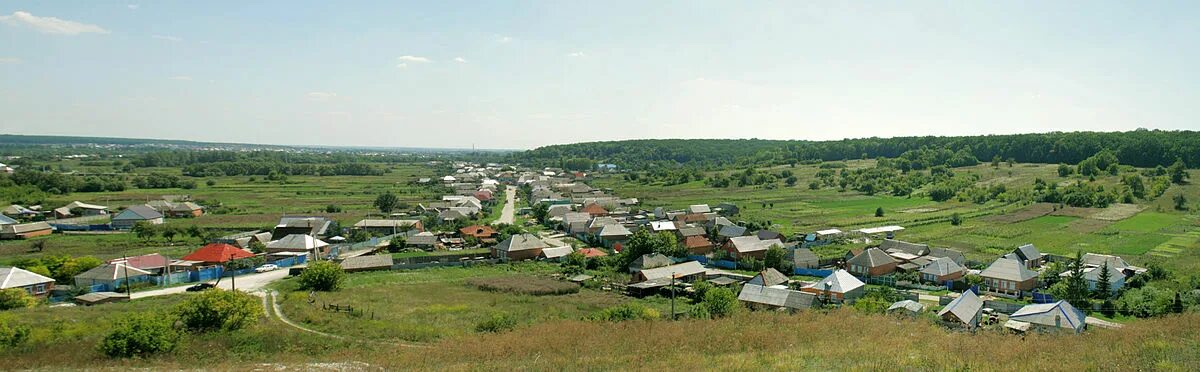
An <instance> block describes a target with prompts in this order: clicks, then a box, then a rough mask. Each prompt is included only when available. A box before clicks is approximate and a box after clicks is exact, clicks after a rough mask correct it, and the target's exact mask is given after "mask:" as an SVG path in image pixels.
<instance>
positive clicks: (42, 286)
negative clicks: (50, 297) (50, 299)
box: [33, 284, 46, 294]
mask: <svg viewBox="0 0 1200 372" xmlns="http://www.w3.org/2000/svg"><path fill="white" fill-rule="evenodd" d="M33 293H34V294H42V293H46V285H45V284H38V285H37V286H36V287H33Z"/></svg>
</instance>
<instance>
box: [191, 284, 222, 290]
mask: <svg viewBox="0 0 1200 372" xmlns="http://www.w3.org/2000/svg"><path fill="white" fill-rule="evenodd" d="M213 287H216V286H215V285H213V284H212V283H200V284H196V285H193V286H191V287H188V289H187V291H188V292H200V291H203V290H206V289H210V288H213Z"/></svg>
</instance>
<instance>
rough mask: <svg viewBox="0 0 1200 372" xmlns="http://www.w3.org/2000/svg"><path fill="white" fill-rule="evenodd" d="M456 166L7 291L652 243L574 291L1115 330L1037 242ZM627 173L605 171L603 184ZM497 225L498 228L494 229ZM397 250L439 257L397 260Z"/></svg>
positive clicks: (54, 215) (119, 221) (16, 280)
mask: <svg viewBox="0 0 1200 372" xmlns="http://www.w3.org/2000/svg"><path fill="white" fill-rule="evenodd" d="M450 168H452V169H453V173H450V174H445V175H443V176H441V177H436V178H421V179H418V180H416V181H415V182H416V184H419V185H427V186H430V187H437V188H439V189H443V190H448V191H449V192H447V193H446V194H445V195H443V196H441V198H440V199H437V200H428V201H425V202H422V203H420V204H418V205H416V206H415V207H413V208H411V209H410V210H402V211H395V212H394V213H386V214H382V215H379V216H373V217H368V218H364V219H362V220H360V221H357V222H355V223H354V224H353V225H350V226H340V225H338V224H337V223H336V222H335V221H333V220H332V219H331V218H329V217H327V216H320V215H295V216H293V215H288V216H281V217H280V218H279V221H278V223H277V224H276V225H275V226H274V228H273V229H269V230H257V231H244V232H241V233H237V234H232V235H227V236H222V237H218V238H214V239H211V240H210V241H209V242H208V243H207V244H204V245H203V246H200V247H198V248H196V249H195V250H194V251H192V252H191V253H189V254H187V255H185V256H183V257H178V258H168V257H166V256H163V255H161V254H147V255H139V256H135V257H124V258H120V259H113V260H109V261H107V262H105V263H104V264H103V265H100V266H97V267H95V268H92V269H90V270H88V271H86V272H83V273H80V274H78V275H76V276H75V277H74V282H73V283H55V281H54V279H51V278H49V277H47V276H45V275H41V274H38V273H34V272H30V271H27V270H24V269H20V268H15V267H8V268H0V276H2V277H3V278H4V280H3V282H2V283H3V288H23V289H25V290H27V291H28V292H29V293H30V294H32V295H35V296H39V297H43V298H48V299H51V300H52V301H54V302H59V303H74V304H79V305H96V304H102V303H105V302H113V301H127V300H129V299H130V294H129V293H128V292H130V291H129V288H131V287H134V288H159V287H161V288H168V287H173V288H179V289H180V290H179V291H182V290H188V291H191V290H204V289H206V288H208V287H212V286H213V284H212V282H213V281H216V282H220V281H222V280H242V279H240V278H236V277H237V276H239V275H266V274H267V273H268V272H273V271H276V270H287V271H289V272H291V273H292V274H294V273H296V272H298V271H299V270H302V269H303V268H304V267H305V265H306V264H307V263H308V262H311V261H313V260H334V261H337V262H339V263H340V264H341V266H342V267H343V268H344V269H345V270H346V271H350V272H354V271H368V270H407V269H416V268H424V267H436V266H470V265H479V264H502V263H507V262H516V261H525V260H541V261H548V262H566V261H568V260H571V259H576V260H578V259H583V260H600V259H603V258H604V257H606V256H612V255H617V254H622V252H624V251H625V250H626V249H629V245H630V243H631V240H632V239H635V236H637V235H638V234H645V233H650V234H667V235H670V236H672V237H673V238H674V241H675V242H676V244H678V247H676V248H677V252H679V253H678V254H673V255H667V254H663V253H661V252H654V253H647V254H644V255H641V256H639V257H636V258H634V259H633V260H632V262H631V263H630V264H629V265H628V267H627V268H623V269H622V270H624V269H627V270H628V272H627V273H623V274H622V276H621V277H622V278H623V279H621V280H612V279H611V277H604V278H602V277H598V276H593V275H587V274H583V273H578V274H574V275H564V276H563V278H562V279H563V280H569V281H573V282H578V283H586V282H589V281H592V282H601V283H598V284H597V286H598V287H600V288H604V289H607V290H612V291H621V292H623V293H625V294H627V295H629V296H651V295H663V296H671V295H674V294H675V293H676V292H677V291H684V292H687V291H690V290H691V289H692V286H693V285H694V284H696V283H698V282H701V281H706V282H709V283H710V284H712V285H715V286H722V287H730V288H734V289H735V290H736V291H737V293H738V300H740V301H741V302H742V303H744V304H745V305H746V306H747V307H749V308H752V309H758V310H774V311H805V310H808V309H815V308H827V307H837V306H845V305H852V304H854V303H855V302H856V301H859V300H860V299H862V298H864V297H865V296H868V293H869V291H870V288H873V287H887V288H892V289H894V290H895V291H894V293H896V294H898V296H900V297H901V298H903V299H901V300H898V301H895V302H893V303H891V304H890V305H889V306H888V308H887V311H888V312H892V313H902V314H911V315H921V314H927V315H928V316H936V317H937V319H939V320H940V321H941V322H942V323H943V324H945V325H946V326H948V327H952V328H961V329H967V330H974V329H979V328H986V327H992V328H1004V329H1008V330H1011V331H1013V332H1028V331H1031V330H1037V331H1041V332H1047V331H1069V332H1081V331H1083V330H1084V329H1085V328H1086V327H1087V326H1089V325H1092V326H1100V327H1116V326H1117V325H1115V324H1112V323H1108V322H1104V321H1099V320H1095V319H1092V318H1089V317H1087V316H1086V315H1085V313H1084V311H1082V310H1081V309H1077V308H1075V307H1074V306H1072V304H1071V303H1070V302H1068V301H1065V300H1063V299H1055V298H1053V297H1052V296H1049V295H1047V294H1046V293H1045V290H1046V288H1047V287H1048V286H1049V284H1051V283H1049V282H1048V281H1047V280H1046V278H1045V276H1044V275H1042V271H1044V270H1045V267H1046V265H1048V264H1050V263H1052V262H1057V263H1067V262H1070V261H1072V260H1075V258H1072V257H1060V256H1051V255H1046V254H1043V253H1041V252H1040V251H1039V250H1038V248H1037V247H1035V246H1033V245H1032V244H1027V245H1022V246H1019V247H1013V249H1012V251H1011V252H1010V253H1007V254H1004V255H1002V256H998V257H995V258H994V259H993V260H991V261H990V262H972V261H968V260H967V258H966V256H965V255H964V254H963V253H962V252H959V251H956V250H954V249H949V248H941V247H932V246H929V245H927V244H921V243H919V242H906V241H903V240H902V235H903V232H904V227H903V226H874V227H867V228H858V229H848V231H843V230H841V229H840V227H837V226H830V227H828V228H826V229H822V230H819V231H812V232H809V233H804V234H799V235H795V236H785V235H784V234H781V233H779V232H776V231H770V230H753V229H751V228H749V227H747V224H742V223H739V220H738V216H739V207H738V206H737V205H735V204H732V203H727V202H721V201H713V202H712V203H711V204H696V205H689V206H687V207H686V208H678V209H669V208H663V207H654V208H643V207H642V205H641V203H640V202H639V200H638V199H637V198H635V197H627V196H617V195H613V194H612V193H611V192H610V191H608V190H602V189H597V188H594V187H592V186H589V185H588V181H589V179H590V177H591V174H588V173H586V172H579V171H566V170H563V169H556V168H545V169H518V168H515V167H511V166H505V165H501V164H472V163H466V162H456V163H453V164H451V167H450ZM615 169H616V167H615V166H613V165H609V164H602V165H600V166H599V167H598V170H597V172H605V171H613V170H615ZM493 209H498V210H499V215H495V214H496V211H494V210H493ZM2 212H3V216H0V239H28V238H34V237H38V236H43V235H49V234H52V233H72V232H89V233H129V232H130V231H135V230H137V229H138V228H139V227H141V226H146V225H159V224H163V223H164V220H165V219H168V218H189V217H197V216H201V215H203V214H204V213H205V208H204V207H202V206H201V205H199V204H196V203H194V202H192V201H191V200H190V199H189V197H188V196H186V195H174V196H172V195H167V196H163V197H162V198H161V199H158V200H151V201H148V202H146V203H145V204H143V205H133V206H127V207H124V208H121V209H119V210H116V209H113V208H110V207H109V206H103V205H93V204H88V203H82V202H78V201H76V202H72V203H69V204H67V205H63V206H49V207H47V206H20V205H11V206H7V207H5V208H4V209H3V211H2ZM488 214H491V215H488ZM484 215H488V216H487V217H488V218H487V220H488V221H487V222H483V220H481V219H480V218H481V216H484ZM847 242H852V243H856V244H858V246H864V245H865V248H862V249H857V248H856V249H848V250H846V252H845V254H844V255H842V256H840V257H824V258H822V257H819V256H818V255H817V254H815V253H814V251H813V248H815V247H821V246H824V245H829V244H844V243H847ZM772 250H775V252H780V251H782V254H783V262H784V264H782V265H776V266H773V267H767V266H765V265H763V264H762V263H763V262H765V261H768V260H769V258H770V257H769V256H770V255H771V253H769V252H772ZM397 252H438V253H439V254H436V255H413V256H411V257H404V258H395V257H394V256H393V253H397ZM1080 259H1081V261H1082V263H1083V267H1082V268H1081V271H1082V275H1083V277H1084V278H1085V280H1086V283H1087V286H1088V287H1089V288H1088V289H1089V290H1091V291H1096V290H1097V288H1101V290H1103V288H1107V289H1108V290H1109V291H1112V292H1113V293H1115V292H1116V291H1118V290H1119V289H1120V288H1122V287H1123V286H1124V285H1125V282H1126V281H1127V280H1129V279H1131V278H1133V277H1135V276H1138V275H1143V274H1144V273H1145V272H1146V269H1145V268H1140V267H1136V266H1133V265H1130V264H1128V263H1127V262H1126V261H1125V260H1124V259H1122V258H1121V257H1118V256H1110V255H1100V254H1093V253H1088V254H1085V255H1083V256H1082V257H1081V258H1080ZM781 269H782V270H781ZM625 274H627V275H625ZM1068 274H1070V273H1068V272H1064V273H1063V274H1062V275H1068ZM227 277H232V278H234V279H226V278H227ZM972 278H977V279H972ZM177 292H178V291H174V292H171V291H164V292H163V293H164V294H165V293H177ZM134 298H136V292H135V294H134ZM1016 300H1020V301H1016Z"/></svg>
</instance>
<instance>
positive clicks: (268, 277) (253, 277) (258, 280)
mask: <svg viewBox="0 0 1200 372" xmlns="http://www.w3.org/2000/svg"><path fill="white" fill-rule="evenodd" d="M287 275H288V269H287V268H282V269H279V270H275V271H268V272H265V273H261V274H258V273H255V274H247V275H239V276H238V277H237V278H234V280H230V279H229V277H223V278H221V282H220V283H219V284H217V287H218V288H221V289H230V288H231V285H236V286H237V290H239V291H245V292H254V291H257V290H259V289H262V288H263V287H266V286H267V284H271V282H274V281H276V280H279V279H283V278H286V277H287ZM206 283H216V282H215V281H211V280H210V281H208V282H206ZM196 284H199V282H197V283H192V284H190V285H183V286H178V287H171V288H163V289H155V290H150V291H142V292H134V293H133V296H132V297H131V299H135V300H136V299H139V298H146V297H154V296H166V295H172V294H177V293H183V292H186V291H187V289H188V287H191V286H193V285H196Z"/></svg>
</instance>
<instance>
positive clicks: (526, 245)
mask: <svg viewBox="0 0 1200 372" xmlns="http://www.w3.org/2000/svg"><path fill="white" fill-rule="evenodd" d="M544 248H550V245H548V244H546V242H544V241H542V239H539V238H538V237H537V236H536V235H533V234H520V235H513V236H510V237H509V238H508V239H506V240H504V241H502V242H500V244H498V245H496V250H500V251H507V252H515V251H525V250H530V249H544Z"/></svg>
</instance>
